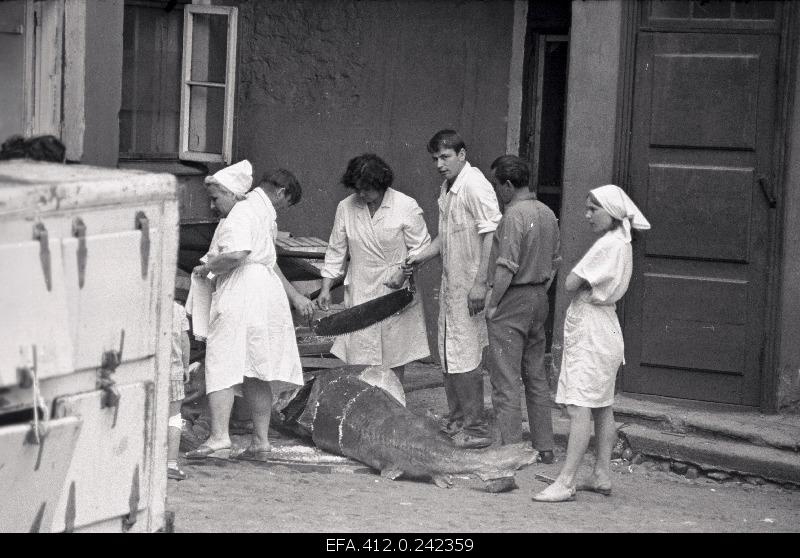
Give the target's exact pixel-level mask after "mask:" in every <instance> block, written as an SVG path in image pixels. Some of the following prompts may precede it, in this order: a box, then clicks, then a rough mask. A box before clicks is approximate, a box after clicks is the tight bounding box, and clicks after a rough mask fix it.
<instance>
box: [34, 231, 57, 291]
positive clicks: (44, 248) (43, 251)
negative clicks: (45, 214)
mask: <svg viewBox="0 0 800 558" xmlns="http://www.w3.org/2000/svg"><path fill="white" fill-rule="evenodd" d="M33 239H34V240H38V241H39V259H40V260H41V262H42V272H43V273H44V284H45V285H46V286H47V290H48V291H49V290H52V288H53V276H52V273H51V272H50V235H49V234H48V233H47V229H46V228H45V226H44V223H42V222H39V223H36V224H35V225H34V226H33Z"/></svg>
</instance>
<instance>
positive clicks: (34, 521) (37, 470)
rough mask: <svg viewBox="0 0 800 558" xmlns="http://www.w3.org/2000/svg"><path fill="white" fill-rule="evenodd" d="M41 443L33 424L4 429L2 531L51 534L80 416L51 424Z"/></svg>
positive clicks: (0, 446) (0, 439)
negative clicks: (33, 434)
mask: <svg viewBox="0 0 800 558" xmlns="http://www.w3.org/2000/svg"><path fill="white" fill-rule="evenodd" d="M46 424H47V426H46V431H45V432H46V433H45V434H44V435H43V436H42V437H41V438H40V440H39V442H38V443H35V442H34V441H32V440H30V436H31V434H32V426H31V424H30V423H29V422H28V423H25V424H14V425H11V426H5V427H2V428H0V495H2V496H3V501H4V502H9V503H12V504H13V505H10V506H9V505H4V506H0V532H4V533H19V532H23V533H24V532H43V533H45V532H48V531H49V526H50V523H51V522H52V520H53V513H54V512H55V509H56V504H58V498H59V496H60V495H61V488H62V487H63V485H64V477H65V476H66V475H67V469H68V467H69V463H70V460H71V459H72V454H73V452H74V450H75V444H76V443H77V441H78V434H79V433H80V431H81V426H82V422H81V419H80V418H79V417H66V418H62V419H56V420H51V421H48V422H47V423H46Z"/></svg>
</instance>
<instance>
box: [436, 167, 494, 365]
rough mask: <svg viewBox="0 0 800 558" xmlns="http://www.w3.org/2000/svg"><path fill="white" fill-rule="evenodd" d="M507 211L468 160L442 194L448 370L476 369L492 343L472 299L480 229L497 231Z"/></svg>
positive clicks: (443, 331)
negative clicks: (470, 303) (471, 307)
mask: <svg viewBox="0 0 800 558" xmlns="http://www.w3.org/2000/svg"><path fill="white" fill-rule="evenodd" d="M501 218H502V215H501V214H500V208H499V206H498V203H497V196H496V195H495V193H494V189H493V188H492V185H491V184H490V183H489V181H488V180H486V178H485V177H484V176H483V173H482V172H481V171H480V169H478V168H477V167H473V166H471V165H470V164H469V163H466V164H465V165H464V168H463V169H461V172H460V173H458V176H457V177H456V180H455V182H454V183H453V186H452V187H451V188H450V190H449V191H448V190H447V181H444V182H443V183H442V188H441V192H440V194H439V238H440V239H441V243H442V245H441V253H442V283H441V289H440V291H439V357H440V359H441V361H442V367H443V368H444V370H445V371H446V372H447V373H448V374H460V373H463V372H470V371H472V370H475V369H476V368H477V367H478V366H479V365H480V363H481V356H482V352H483V348H484V347H485V346H486V345H488V344H489V340H488V336H487V334H486V321H485V319H484V314H483V312H480V313H479V314H477V315H475V316H470V315H469V307H468V306H467V298H468V295H469V291H470V289H471V288H472V284H473V282H474V281H475V276H476V275H477V274H478V265H479V263H480V258H481V237H480V235H481V234H484V233H490V232H494V231H495V229H497V224H498V223H499V222H500V219H501Z"/></svg>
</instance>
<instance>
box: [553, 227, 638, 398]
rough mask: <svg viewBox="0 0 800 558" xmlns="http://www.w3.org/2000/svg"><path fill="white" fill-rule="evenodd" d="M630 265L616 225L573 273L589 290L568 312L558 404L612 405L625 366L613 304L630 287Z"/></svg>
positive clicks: (630, 255) (628, 250) (627, 246)
mask: <svg viewBox="0 0 800 558" xmlns="http://www.w3.org/2000/svg"><path fill="white" fill-rule="evenodd" d="M632 264H633V251H632V249H631V244H630V242H629V241H627V240H626V239H625V232H624V230H623V229H622V228H621V227H620V228H617V229H614V230H612V231H608V232H606V233H605V234H604V235H603V236H601V237H600V238H599V239H597V241H596V242H595V243H594V244H593V245H592V247H591V248H589V251H588V252H586V255H585V256H583V258H581V260H580V261H579V262H578V264H577V265H576V266H575V268H574V269H573V270H572V273H574V274H575V275H577V276H578V277H580V278H582V279H584V280H585V281H586V282H587V283H589V285H590V287H591V288H590V289H581V290H580V291H578V292H577V293H576V294H575V298H573V299H572V302H571V303H570V305H569V308H567V314H566V316H565V318H564V353H563V355H562V357H561V371H560V373H559V377H558V390H557V391H556V403H561V404H564V405H578V406H581V407H608V406H609V405H612V404H613V403H614V383H615V381H616V377H617V370H618V369H619V367H620V365H621V364H623V363H624V362H625V358H624V350H625V346H624V343H623V339H622V328H620V325H619V319H618V318H617V313H616V302H617V301H618V300H619V299H620V298H622V295H624V294H625V291H626V290H627V289H628V283H629V282H630V278H631V271H632V268H633V265H632Z"/></svg>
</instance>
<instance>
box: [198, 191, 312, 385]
mask: <svg viewBox="0 0 800 558" xmlns="http://www.w3.org/2000/svg"><path fill="white" fill-rule="evenodd" d="M275 217H276V215H275V209H274V208H273V206H272V202H270V201H269V198H268V197H267V196H266V194H264V192H263V191H262V190H261V189H260V188H257V189H255V190H253V191H252V192H250V193H249V194H248V195H247V198H246V199H245V200H244V201H241V202H239V203H237V204H236V205H235V206H234V208H233V209H232V210H231V212H230V214H229V215H228V218H227V219H225V222H224V223H222V224H221V225H220V226H219V227H218V229H217V230H218V232H219V235H218V239H217V241H218V245H219V251H220V253H227V252H237V251H242V250H249V251H250V253H249V254H248V256H247V258H246V259H245V261H244V262H243V263H242V264H240V265H239V266H237V267H236V268H234V269H233V270H231V271H230V272H228V273H225V274H222V275H220V276H218V277H217V284H216V290H215V291H214V294H213V295H212V300H211V319H210V324H209V334H208V342H207V344H206V392H207V393H211V392H213V391H218V390H222V389H226V388H229V387H232V386H235V385H236V384H240V383H242V381H243V378H244V377H245V376H247V377H251V378H258V379H259V380H264V381H270V382H285V384H288V385H284V384H276V385H273V392H280V391H282V390H283V389H290V388H292V387H296V386H301V385H303V369H302V366H301V364H300V355H299V353H298V350H297V341H296V338H295V331H294V324H293V322H292V314H291V310H290V308H289V299H288V298H287V296H286V291H285V290H284V288H283V283H282V282H281V280H280V278H279V277H278V275H277V274H276V273H275V270H274V265H275V260H276V253H275V235H276V233H277V224H276V223H275Z"/></svg>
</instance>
